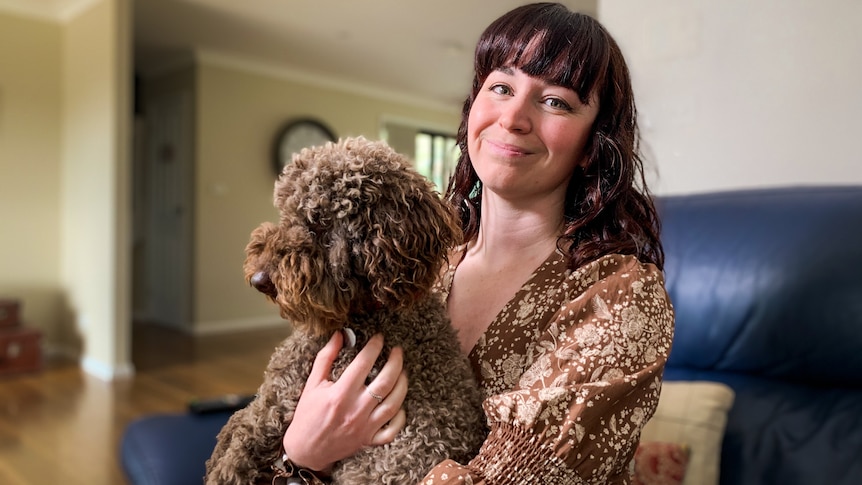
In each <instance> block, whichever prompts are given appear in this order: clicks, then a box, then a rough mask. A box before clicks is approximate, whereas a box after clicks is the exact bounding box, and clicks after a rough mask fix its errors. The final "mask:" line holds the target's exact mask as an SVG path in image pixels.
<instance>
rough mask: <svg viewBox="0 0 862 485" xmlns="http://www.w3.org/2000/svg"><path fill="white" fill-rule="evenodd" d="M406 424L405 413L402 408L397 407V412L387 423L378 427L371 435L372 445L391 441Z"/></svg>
mask: <svg viewBox="0 0 862 485" xmlns="http://www.w3.org/2000/svg"><path fill="white" fill-rule="evenodd" d="M405 424H407V413H405V412H404V410H403V409H399V410H398V413H397V414H396V415H395V416H394V417H393V418H392V420H391V421H389V423H387V424H385V425H384V426H383V427H382V428H380V429H379V430H378V431H377V432H376V433H374V436H372V437H371V444H372V445H374V446H379V445H385V444H387V443H391V442H392V440H394V439H395V437H396V436H397V435H398V433H399V432H400V431H401V430H402V429H404V425H405Z"/></svg>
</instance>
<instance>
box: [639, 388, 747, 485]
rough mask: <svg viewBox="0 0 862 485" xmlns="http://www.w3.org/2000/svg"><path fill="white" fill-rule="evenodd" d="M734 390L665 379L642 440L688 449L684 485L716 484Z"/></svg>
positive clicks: (642, 434)
mask: <svg viewBox="0 0 862 485" xmlns="http://www.w3.org/2000/svg"><path fill="white" fill-rule="evenodd" d="M732 404H733V391H732V390H731V389H730V388H729V387H728V386H726V385H724V384H721V383H717V382H709V381H703V382H695V381H665V382H664V384H662V388H661V396H660V397H659V401H658V407H657V408H656V412H655V414H654V415H653V417H652V419H650V420H649V422H647V424H646V426H644V429H643V432H642V433H641V441H642V442H650V441H662V442H670V443H680V444H683V445H686V446H687V447H688V448H689V450H690V458H689V462H688V472H687V473H686V475H685V480H684V482H683V483H684V484H685V485H718V475H719V461H720V456H721V441H722V437H723V436H724V428H725V423H726V421H727V412H728V410H729V409H730V406H731V405H732Z"/></svg>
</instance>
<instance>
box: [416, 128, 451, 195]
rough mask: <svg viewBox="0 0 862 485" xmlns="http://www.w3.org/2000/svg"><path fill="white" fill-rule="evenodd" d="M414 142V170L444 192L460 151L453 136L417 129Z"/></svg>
mask: <svg viewBox="0 0 862 485" xmlns="http://www.w3.org/2000/svg"><path fill="white" fill-rule="evenodd" d="M415 142H416V170H418V171H419V173H421V174H422V175H424V176H426V177H428V178H429V179H430V180H431V181H432V182H434V185H436V186H437V188H438V190H440V192H441V193H443V192H445V191H446V187H447V186H448V185H449V177H450V176H451V175H452V172H454V171H455V164H456V163H458V156H459V155H460V153H461V151H460V150H459V149H458V145H457V144H456V143H455V137H453V136H451V135H444V134H441V133H432V132H428V131H419V132H417V133H416V141H415Z"/></svg>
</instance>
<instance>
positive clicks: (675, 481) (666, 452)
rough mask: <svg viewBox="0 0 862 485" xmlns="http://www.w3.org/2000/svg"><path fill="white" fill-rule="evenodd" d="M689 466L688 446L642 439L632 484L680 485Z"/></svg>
mask: <svg viewBox="0 0 862 485" xmlns="http://www.w3.org/2000/svg"><path fill="white" fill-rule="evenodd" d="M687 467H688V446H686V445H684V444H680V443H664V442H661V441H641V444H640V446H638V449H637V451H636V452H635V475H634V478H633V479H632V485H680V484H681V483H682V480H683V478H685V471H686V468H687Z"/></svg>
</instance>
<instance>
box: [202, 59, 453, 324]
mask: <svg viewBox="0 0 862 485" xmlns="http://www.w3.org/2000/svg"><path fill="white" fill-rule="evenodd" d="M197 72H198V82H197V99H196V106H197V114H196V125H197V144H196V148H195V151H196V154H197V157H196V159H197V162H196V167H195V171H196V174H197V177H196V184H197V185H196V201H195V205H196V217H195V219H196V226H195V240H196V242H195V244H196V245H195V251H194V254H195V261H194V266H195V278H194V285H195V299H194V300H195V310H194V312H193V313H194V315H195V323H194V328H195V331H196V332H209V331H217V330H223V329H234V328H241V327H244V326H247V327H250V326H259V325H266V324H271V323H274V322H278V314H277V312H276V309H275V307H274V306H273V305H271V304H270V303H268V302H267V301H266V300H265V299H264V298H263V297H262V296H261V295H260V294H258V293H257V292H255V291H254V290H252V289H251V288H249V287H248V286H247V285H246V283H245V281H244V280H243V274H242V263H243V259H244V253H243V250H244V248H245V245H246V243H247V242H248V238H249V234H250V233H251V231H252V230H253V229H254V228H255V227H257V225H258V224H260V223H261V222H263V221H272V220H275V219H276V218H277V212H276V210H275V208H274V207H273V205H272V191H273V183H274V181H275V172H274V169H273V165H272V162H271V160H270V149H271V146H272V142H273V137H274V136H275V133H276V132H277V130H278V129H279V127H280V126H281V125H282V124H283V123H284V122H285V121H287V120H290V119H292V118H294V117H299V116H313V117H316V118H318V119H320V120H322V121H323V122H325V123H326V124H327V125H329V126H330V128H332V129H333V130H334V131H335V133H336V135H337V136H358V135H362V136H365V137H366V138H371V139H377V138H379V133H380V131H381V124H382V120H383V119H385V118H387V117H395V118H406V119H413V120H426V121H427V122H428V123H429V124H430V125H431V126H452V127H453V128H452V129H453V131H454V130H455V129H456V128H457V124H458V121H459V119H460V118H459V115H458V110H457V107H453V109H451V110H445V109H440V110H435V109H432V108H425V107H417V106H411V105H407V104H401V103H394V102H388V101H383V100H381V99H377V98H374V97H371V96H364V95H359V94H354V93H350V92H347V91H342V90H336V89H332V88H327V87H321V86H313V85H310V84H307V83H301V82H296V81H291V80H288V79H287V78H284V77H279V76H276V75H267V74H263V73H255V72H253V71H250V70H241V69H236V68H233V67H231V66H227V65H224V64H218V63H213V62H210V63H207V62H203V63H202V64H201V65H199V66H198V70H197ZM417 104H418V103H417Z"/></svg>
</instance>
